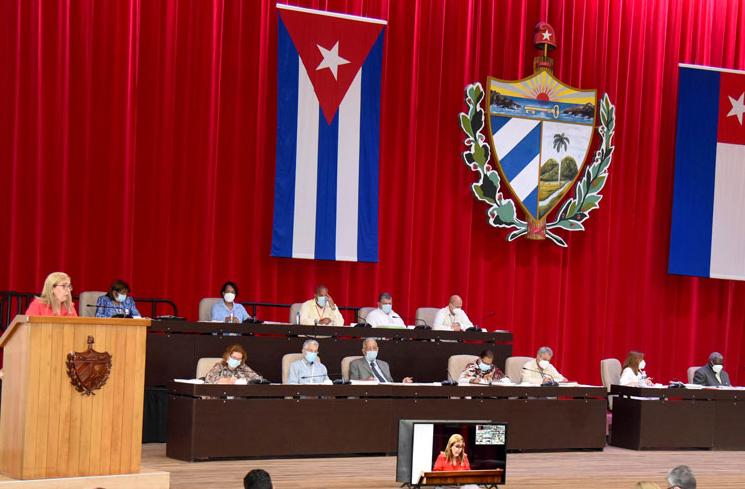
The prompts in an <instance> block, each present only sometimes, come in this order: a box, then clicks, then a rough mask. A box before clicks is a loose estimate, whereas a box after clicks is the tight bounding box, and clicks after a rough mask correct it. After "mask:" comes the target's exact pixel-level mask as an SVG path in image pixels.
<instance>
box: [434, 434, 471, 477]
mask: <svg viewBox="0 0 745 489" xmlns="http://www.w3.org/2000/svg"><path fill="white" fill-rule="evenodd" d="M465 450H466V444H465V442H464V441H463V437H462V436H461V435H458V434H455V435H452V436H450V439H449V440H448V444H447V447H445V451H444V452H440V455H438V457H437V460H436V461H435V468H434V469H432V470H433V471H435V472H436V471H440V470H471V464H469V463H468V455H466V451H465Z"/></svg>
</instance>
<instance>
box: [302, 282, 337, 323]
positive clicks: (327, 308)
mask: <svg viewBox="0 0 745 489" xmlns="http://www.w3.org/2000/svg"><path fill="white" fill-rule="evenodd" d="M300 324H306V325H311V324H317V325H321V326H344V318H343V317H342V315H341V313H340V312H339V308H337V307H336V304H334V299H332V298H331V296H330V295H329V289H328V288H327V287H326V286H325V285H319V286H318V287H316V293H315V296H314V297H313V298H312V299H308V300H307V301H305V302H303V305H302V306H300Z"/></svg>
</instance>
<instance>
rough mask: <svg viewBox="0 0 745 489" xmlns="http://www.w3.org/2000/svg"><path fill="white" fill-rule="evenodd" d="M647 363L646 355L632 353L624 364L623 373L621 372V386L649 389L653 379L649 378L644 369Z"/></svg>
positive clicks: (637, 352)
mask: <svg viewBox="0 0 745 489" xmlns="http://www.w3.org/2000/svg"><path fill="white" fill-rule="evenodd" d="M646 366H647V362H645V361H644V353H642V352H639V351H630V352H629V355H628V356H627V357H626V361H625V362H623V371H622V372H621V380H620V381H619V382H618V383H619V384H621V385H628V386H631V387H649V386H651V385H652V379H650V378H649V377H647V374H646V373H645V372H644V368H645V367H646Z"/></svg>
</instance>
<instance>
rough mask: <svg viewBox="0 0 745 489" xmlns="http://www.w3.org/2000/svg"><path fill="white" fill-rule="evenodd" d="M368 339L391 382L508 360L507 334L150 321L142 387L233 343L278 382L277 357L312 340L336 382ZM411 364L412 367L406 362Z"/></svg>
mask: <svg viewBox="0 0 745 489" xmlns="http://www.w3.org/2000/svg"><path fill="white" fill-rule="evenodd" d="M226 333H230V334H239V335H240V336H228V335H226ZM369 336H373V337H375V338H378V339H379V341H378V342H379V344H380V358H381V359H382V360H385V361H386V362H388V363H389V364H390V366H391V370H392V373H393V376H394V378H395V379H397V380H400V379H402V378H403V377H406V376H411V377H414V380H416V381H419V382H432V381H441V380H446V379H447V370H446V369H447V361H448V358H449V357H450V356H451V355H458V354H461V353H466V354H473V355H478V354H479V352H481V350H484V349H490V350H492V351H494V355H495V358H494V362H495V364H496V365H497V366H499V367H500V368H503V367H504V361H505V359H506V358H507V357H509V356H511V355H512V333H509V332H500V333H476V332H470V333H467V332H463V333H456V332H453V331H431V330H419V329H413V330H412V329H385V328H352V327H348V326H346V327H333V326H302V325H294V324H256V325H254V324H238V325H230V324H227V323H190V322H184V321H153V323H152V325H151V327H150V329H149V331H148V335H147V363H146V369H145V385H146V386H166V385H168V383H169V382H170V381H172V380H173V379H184V378H193V377H194V374H195V371H196V367H197V361H198V360H199V359H200V358H203V357H221V356H222V354H223V352H224V351H225V348H227V347H228V346H230V345H232V344H234V343H238V344H240V345H242V346H243V347H244V348H245V349H246V353H247V361H246V363H247V364H248V365H249V366H250V367H251V368H253V369H254V370H256V371H257V372H259V373H260V374H261V375H263V376H264V377H266V378H267V379H269V380H271V381H272V382H279V381H281V379H282V356H283V355H284V354H286V353H300V350H301V349H302V345H303V342H304V341H305V340H307V339H308V338H310V337H315V338H317V339H318V342H319V343H320V353H319V355H320V357H321V359H322V361H323V363H324V365H326V367H327V368H328V371H329V375H330V376H331V377H332V378H340V377H341V359H342V358H344V357H346V356H353V355H361V352H360V351H361V350H362V339H363V338H366V337H369ZM174 352H178V355H174ZM413 358H416V359H417V361H416V362H412V361H411V360H412V359H413Z"/></svg>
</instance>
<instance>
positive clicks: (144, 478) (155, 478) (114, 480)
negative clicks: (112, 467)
mask: <svg viewBox="0 0 745 489" xmlns="http://www.w3.org/2000/svg"><path fill="white" fill-rule="evenodd" d="M50 487H53V488H55V489H91V488H94V487H101V488H106V489H169V487H170V474H169V473H168V472H164V471H159V470H154V469H146V468H143V469H141V470H140V472H139V473H138V474H122V475H99V476H93V477H67V478H64V479H28V480H16V479H10V478H9V477H5V476H3V475H0V489H16V488H17V489H49V488H50Z"/></svg>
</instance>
